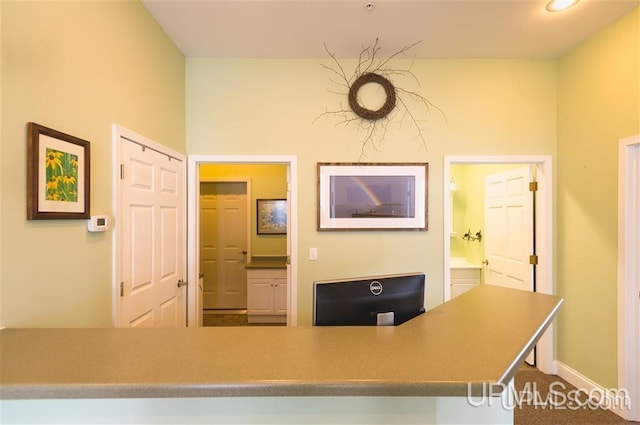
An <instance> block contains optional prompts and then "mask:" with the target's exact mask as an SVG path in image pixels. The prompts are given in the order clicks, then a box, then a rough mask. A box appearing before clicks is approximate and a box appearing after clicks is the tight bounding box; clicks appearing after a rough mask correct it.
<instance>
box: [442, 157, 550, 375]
mask: <svg viewBox="0 0 640 425" xmlns="http://www.w3.org/2000/svg"><path fill="white" fill-rule="evenodd" d="M452 164H466V165H472V164H477V165H480V164H523V165H534V166H535V167H536V180H537V182H538V192H537V195H536V206H535V213H536V226H535V232H536V234H535V238H536V249H537V254H538V265H537V270H536V292H540V293H543V294H554V292H555V289H554V287H555V285H554V275H553V270H554V264H553V258H554V256H553V168H552V159H551V156H549V155H532V156H526V155H525V156H445V157H444V167H443V168H444V170H443V171H444V179H443V200H447V199H449V196H448V193H449V182H450V181H451V165H452ZM442 204H443V218H444V220H443V221H444V226H443V241H444V250H443V256H444V261H443V264H444V270H443V276H444V281H443V294H444V301H445V302H446V301H448V300H449V299H450V298H451V287H450V285H449V284H448V283H449V282H450V280H451V271H450V264H449V256H450V255H449V254H450V252H451V241H450V239H449V238H450V233H449V232H450V229H451V205H450V203H449V202H443V203H442ZM554 344H555V341H554V327H553V326H550V327H549V328H548V329H547V331H546V332H545V333H544V334H543V335H542V337H541V338H540V340H539V341H538V344H537V345H536V366H537V368H538V369H540V370H541V371H542V372H544V373H547V374H556V373H557V367H556V363H555V360H554Z"/></svg>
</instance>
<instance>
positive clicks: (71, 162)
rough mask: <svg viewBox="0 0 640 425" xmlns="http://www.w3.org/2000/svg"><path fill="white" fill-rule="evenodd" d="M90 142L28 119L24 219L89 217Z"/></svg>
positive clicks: (74, 218)
mask: <svg viewBox="0 0 640 425" xmlns="http://www.w3.org/2000/svg"><path fill="white" fill-rule="evenodd" d="M89 167H90V155H89V142H88V141H86V140H82V139H79V138H77V137H74V136H70V135H68V134H65V133H62V132H60V131H57V130H53V129H51V128H47V127H44V126H42V125H39V124H36V123H33V122H30V123H29V124H28V127H27V219H28V220H59V219H66V220H76V219H88V218H89V216H90V213H89V205H90V204H89V187H90V186H89V173H90V169H89Z"/></svg>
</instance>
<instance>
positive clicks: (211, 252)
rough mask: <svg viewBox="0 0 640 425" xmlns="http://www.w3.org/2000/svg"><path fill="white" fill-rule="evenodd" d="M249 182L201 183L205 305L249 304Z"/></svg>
mask: <svg viewBox="0 0 640 425" xmlns="http://www.w3.org/2000/svg"><path fill="white" fill-rule="evenodd" d="M247 217H248V211H247V184H246V183H244V182H202V183H201V184H200V272H201V273H204V282H203V284H204V285H203V298H204V299H203V307H204V309H246V308H247V272H246V269H245V265H246V263H247V245H248V244H247V230H248V229H247V226H248V224H247Z"/></svg>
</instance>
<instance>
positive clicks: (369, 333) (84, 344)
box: [0, 285, 562, 399]
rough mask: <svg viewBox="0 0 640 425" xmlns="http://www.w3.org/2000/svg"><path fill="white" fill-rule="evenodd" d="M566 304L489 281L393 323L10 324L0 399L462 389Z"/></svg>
mask: <svg viewBox="0 0 640 425" xmlns="http://www.w3.org/2000/svg"><path fill="white" fill-rule="evenodd" d="M561 303H562V300H561V299H560V298H558V297H555V296H550V295H544V294H534V293H528V292H523V291H518V290H511V289H506V288H500V287H495V286H489V285H481V286H479V287H478V288H475V289H473V290H471V291H469V292H467V293H465V294H463V295H461V296H459V297H457V298H455V299H453V300H452V301H450V302H447V303H445V304H442V305H440V306H438V307H437V308H434V309H432V310H430V311H428V312H426V313H425V314H422V315H420V316H418V317H416V318H414V319H412V320H411V321H409V322H406V323H404V324H402V325H400V326H391V327H311V326H300V327H235V328H234V327H220V328H183V329H4V330H2V331H0V367H1V368H0V397H1V398H2V399H46V398H145V397H226V396H342V395H345V396H347V395H350V396H466V395H467V383H469V382H470V383H472V388H473V389H474V393H479V391H481V388H482V385H483V383H493V384H506V383H508V382H509V381H510V379H511V378H512V377H513V375H514V374H515V371H516V370H517V368H518V367H519V366H520V364H521V363H522V362H523V361H524V358H525V357H526V354H527V353H528V352H529V351H530V349H531V348H532V347H533V346H534V345H535V343H536V342H537V340H538V339H539V338H540V336H541V335H542V333H543V332H544V330H545V329H546V328H547V326H549V324H550V323H551V321H552V320H553V318H554V317H555V315H556V313H557V310H558V309H559V307H560V305H561Z"/></svg>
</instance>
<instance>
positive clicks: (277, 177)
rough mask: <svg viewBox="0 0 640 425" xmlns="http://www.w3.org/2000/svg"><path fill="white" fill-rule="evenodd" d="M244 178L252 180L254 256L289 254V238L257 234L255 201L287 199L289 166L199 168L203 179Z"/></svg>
mask: <svg viewBox="0 0 640 425" xmlns="http://www.w3.org/2000/svg"><path fill="white" fill-rule="evenodd" d="M231 177H242V178H250V179H251V220H250V222H251V226H250V230H251V255H252V256H260V255H262V256H282V255H287V236H286V235H258V234H257V226H256V199H285V198H286V197H287V167H286V165H278V164H264V165H258V164H246V165H240V164H216V165H211V164H205V165H201V166H200V179H201V180H206V179H210V178H231Z"/></svg>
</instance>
